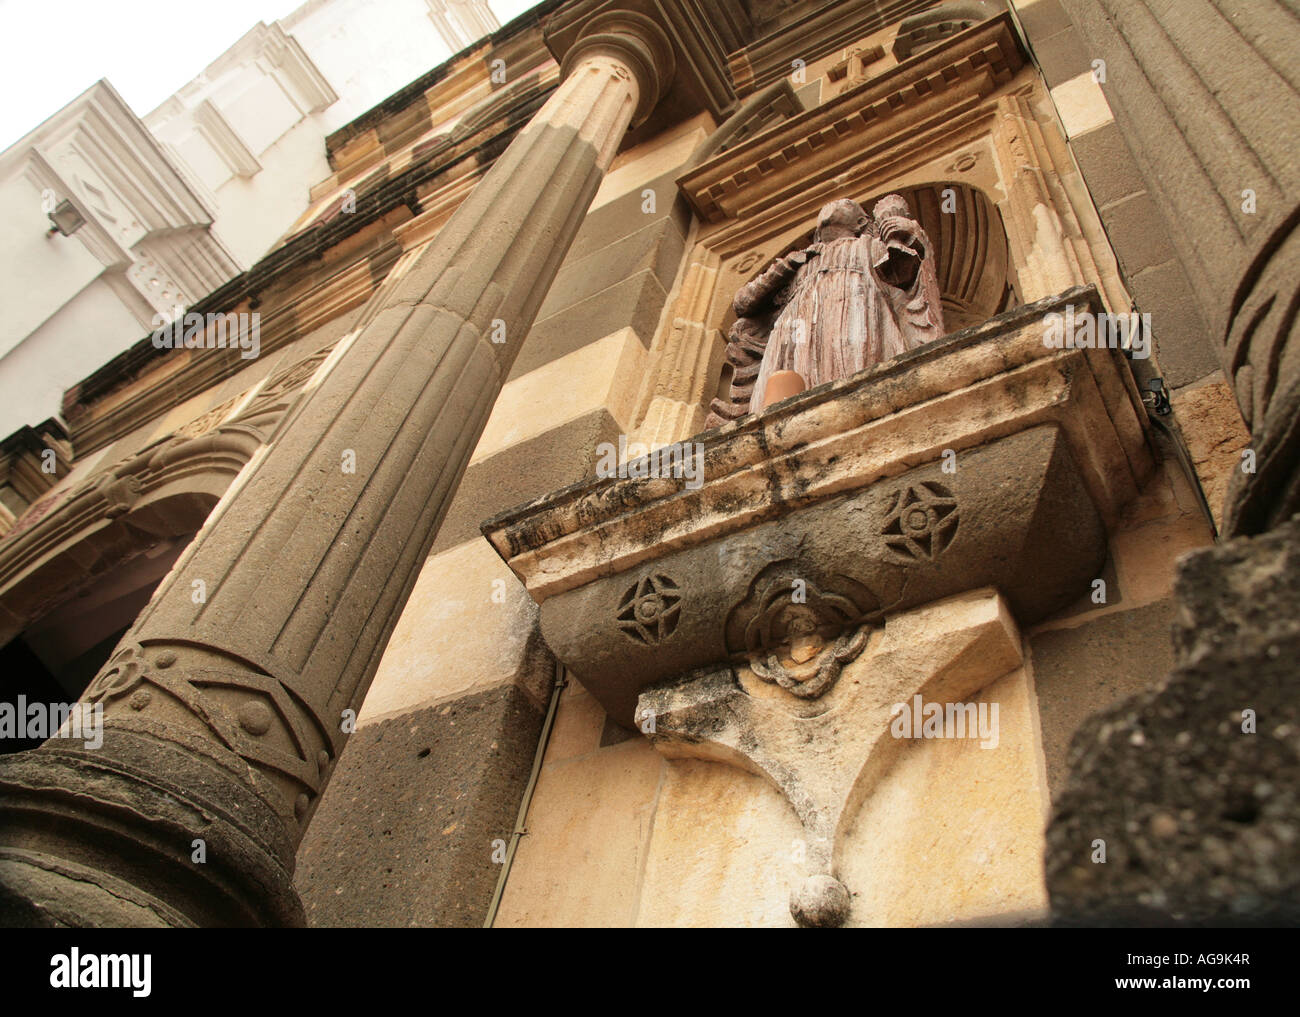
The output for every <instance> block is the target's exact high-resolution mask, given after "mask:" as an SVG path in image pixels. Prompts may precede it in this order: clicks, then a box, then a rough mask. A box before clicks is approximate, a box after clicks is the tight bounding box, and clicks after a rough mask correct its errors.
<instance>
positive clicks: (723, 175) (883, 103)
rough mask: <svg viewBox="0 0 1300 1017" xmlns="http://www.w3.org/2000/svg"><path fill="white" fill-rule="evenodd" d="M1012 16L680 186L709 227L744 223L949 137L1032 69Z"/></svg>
mask: <svg viewBox="0 0 1300 1017" xmlns="http://www.w3.org/2000/svg"><path fill="white" fill-rule="evenodd" d="M1025 61H1026V57H1025V54H1024V53H1023V52H1022V51H1021V49H1020V45H1019V43H1018V41H1017V40H1016V36H1015V31H1014V28H1013V27H1012V24H1011V21H1010V18H1009V16H1006V15H1003V16H1000V17H997V18H991V19H989V20H988V21H985V22H983V23H981V24H978V25H975V26H973V27H971V28H969V29H966V30H965V31H964V32H960V33H958V34H957V35H954V36H953V37H952V38H951V39H950V40H949V41H948V42H947V43H946V44H945V45H944V46H942V47H940V48H938V49H934V50H927V51H926V52H923V53H921V54H920V55H918V56H915V57H913V58H911V59H909V60H906V61H904V62H903V63H900V64H898V65H897V66H896V67H893V68H890V69H889V70H888V71H885V72H883V73H882V74H881V75H880V76H879V77H876V78H872V79H871V80H869V81H866V82H864V83H863V84H862V85H860V86H858V87H856V88H851V89H849V90H848V91H846V92H844V93H843V94H841V95H839V96H837V97H836V98H834V99H831V100H830V101H829V102H826V103H823V104H822V105H821V106H818V107H817V108H815V109H812V110H809V111H808V112H806V113H802V114H800V115H798V116H794V117H791V118H790V119H788V120H785V121H782V122H781V123H780V124H778V125H777V126H776V127H774V128H772V129H770V130H767V131H764V132H763V133H762V134H759V135H758V136H757V137H754V138H751V139H749V140H748V141H747V142H745V143H743V144H740V145H737V146H735V147H734V148H731V149H728V150H727V151H725V152H723V153H721V154H720V155H717V156H715V157H714V158H712V159H709V160H708V161H707V162H705V163H703V164H702V165H699V166H697V167H695V168H693V169H692V170H690V171H689V172H688V173H686V174H685V175H684V176H682V177H681V178H680V179H679V180H678V181H677V183H678V186H679V187H680V188H681V189H682V192H683V194H685V195H686V198H687V199H688V200H689V201H690V203H691V205H692V207H693V208H694V209H695V211H696V212H697V213H698V214H699V215H700V216H701V217H702V218H703V219H705V220H707V221H709V222H721V221H723V220H725V219H732V218H739V217H742V216H743V215H745V214H746V213H747V211H748V206H749V205H751V204H752V203H753V202H754V201H755V197H754V196H753V195H757V196H759V197H760V198H761V200H762V201H763V202H764V203H766V204H769V205H770V204H775V203H776V202H778V201H780V200H783V199H784V198H787V197H791V196H794V195H797V194H798V193H800V192H803V191H806V190H808V189H809V188H810V187H813V186H816V185H818V184H820V183H822V182H825V181H829V180H832V179H834V178H835V177H837V176H839V175H840V174H842V173H845V172H847V171H849V170H851V169H853V168H854V167H855V166H857V165H859V164H860V163H862V162H863V161H864V159H865V158H867V156H868V154H869V153H870V152H871V151H873V150H874V149H876V148H878V147H881V146H885V145H889V144H895V143H897V140H898V138H899V137H900V136H903V135H908V136H916V135H919V134H920V133H921V132H924V131H933V130H936V129H940V128H943V127H944V126H945V125H947V124H948V123H949V122H950V121H951V119H952V118H953V117H954V116H955V115H958V114H961V113H964V112H966V111H967V110H968V109H970V108H972V107H974V106H977V105H978V104H979V103H980V101H981V100H983V99H986V98H987V97H988V96H990V95H991V94H992V93H993V92H995V91H996V90H997V89H998V88H999V87H1000V86H1001V85H1003V84H1005V83H1006V82H1008V81H1010V80H1011V78H1012V77H1013V76H1014V75H1015V73H1016V72H1017V71H1018V70H1019V69H1020V68H1021V67H1023V66H1024V64H1025Z"/></svg>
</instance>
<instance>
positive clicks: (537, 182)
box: [0, 37, 662, 925]
mask: <svg viewBox="0 0 1300 1017" xmlns="http://www.w3.org/2000/svg"><path fill="white" fill-rule="evenodd" d="M635 42H636V41H635V40H634V41H633V44H634V46H635ZM643 52H645V47H644V45H642V46H641V49H640V50H637V51H636V52H634V53H633V54H632V58H630V59H626V58H625V51H624V50H623V49H622V48H620V46H619V44H618V40H613V41H612V42H611V41H610V40H609V38H608V37H605V38H603V40H602V41H600V42H599V43H597V44H595V45H588V46H586V47H585V49H584V50H583V51H582V52H581V54H580V55H578V58H577V59H576V60H573V61H572V63H571V65H570V66H569V67H568V73H567V76H566V78H565V80H564V81H563V83H562V84H561V85H560V87H559V89H558V90H557V91H556V93H555V95H553V96H552V97H551V99H550V100H549V101H548V102H547V103H546V105H545V106H544V107H543V108H542V109H541V110H539V111H538V113H537V115H536V116H535V117H534V119H533V121H532V122H530V123H529V124H528V126H527V127H525V128H524V130H523V131H521V132H520V134H519V136H518V137H517V138H516V139H515V141H514V142H513V143H512V144H511V145H510V147H509V148H508V149H507V150H506V151H505V152H504V153H503V154H502V155H501V157H500V158H499V159H498V161H497V163H496V164H495V165H494V166H493V168H492V169H491V170H490V171H489V172H488V174H487V175H486V176H485V177H484V179H483V181H482V182H481V183H480V184H479V186H478V187H477V188H476V189H475V190H474V191H473V192H472V193H471V194H470V196H469V197H468V198H467V199H466V200H465V202H464V204H463V205H462V206H461V208H460V209H459V210H458V211H457V212H456V214H455V215H454V216H453V217H452V219H451V220H450V221H449V222H448V223H447V225H446V226H445V227H444V228H443V229H442V231H441V232H440V233H439V235H438V237H437V239H436V240H435V241H434V242H433V243H432V244H431V245H430V246H429V248H428V249H427V250H426V251H425V252H424V254H423V255H422V256H421V257H420V258H419V259H418V260H417V262H416V263H415V265H414V266H412V268H411V269H410V271H409V273H408V274H407V275H406V277H405V278H404V279H403V280H402V281H401V282H400V284H399V285H398V287H397V288H396V290H395V292H394V295H393V298H392V300H391V301H390V303H389V305H388V306H387V307H385V308H384V309H383V310H382V311H381V312H380V313H379V314H378V315H377V316H376V317H375V318H374V320H373V321H372V323H371V324H370V325H369V326H368V327H367V328H366V329H365V330H364V331H363V332H362V333H361V334H360V335H359V336H357V338H356V339H355V341H354V342H353V344H352V345H351V347H349V348H348V349H347V350H346V352H345V353H344V355H343V356H342V357H341V358H340V360H339V362H338V363H337V364H336V365H335V366H334V368H333V369H332V370H331V371H330V373H328V374H327V375H326V376H325V378H324V379H323V380H322V381H321V382H320V384H319V385H318V386H317V387H316V388H315V389H314V390H313V391H312V392H311V394H310V395H308V396H307V397H306V398H305V399H304V401H303V402H302V403H301V404H300V405H299V407H298V408H297V409H296V410H295V411H294V412H293V413H292V415H291V417H290V418H289V419H288V420H286V422H285V423H284V424H283V425H282V427H281V429H280V431H279V433H278V435H277V436H276V437H275V438H274V439H273V441H272V442H271V444H270V446H269V447H268V449H267V450H266V452H265V455H264V456H262V457H261V458H260V460H257V459H255V461H254V464H251V465H250V467H249V469H248V470H247V471H246V472H245V474H243V475H241V477H240V478H239V480H237V481H236V484H235V487H234V488H232V491H231V492H230V493H229V494H228V495H227V497H226V499H224V500H223V503H222V504H221V505H220V506H218V508H217V510H216V511H215V512H214V513H213V515H212V516H211V517H210V518H209V520H208V521H207V523H206V524H205V526H204V528H203V530H202V531H200V533H199V534H198V536H197V537H196V538H195V540H194V542H193V543H192V545H191V546H190V547H189V549H188V550H187V551H186V553H185V554H184V555H183V557H182V558H181V560H180V561H179V562H178V563H177V565H176V567H175V568H174V569H173V571H172V572H171V573H170V574H169V575H168V576H167V578H166V579H164V580H163V582H162V584H161V585H160V587H159V588H158V590H157V592H156V593H155V595H154V597H153V599H152V600H151V601H150V603H149V605H148V607H147V608H146V609H145V610H144V612H143V613H142V614H141V616H140V617H139V618H138V619H137V621H136V624H135V625H134V627H133V628H132V630H131V631H130V632H129V633H128V634H127V636H126V637H125V638H124V639H123V641H122V643H121V644H120V645H119V646H118V648H117V650H116V651H115V653H114V655H113V657H112V658H111V659H110V661H109V663H108V664H107V665H106V666H105V667H104V669H102V670H101V672H100V673H99V674H98V675H97V677H96V678H95V680H94V681H93V682H92V683H91V685H90V687H89V688H88V689H87V691H86V694H85V698H86V699H87V700H89V701H91V702H97V703H102V704H103V706H104V743H103V746H102V748H100V749H98V750H94V751H92V750H83V749H81V748H80V743H78V742H72V743H68V742H65V741H63V740H54V741H51V742H49V743H47V744H46V745H45V746H43V747H42V748H41V749H39V750H37V751H35V752H29V753H22V754H19V755H17V756H13V757H10V758H9V759H7V760H5V761H3V762H0V828H3V829H4V831H5V832H4V834H3V835H0V914H2V915H3V917H5V918H8V919H9V920H11V921H17V922H19V923H21V924H172V925H176V924H189V923H195V924H214V923H220V924H278V923H289V924H294V923H298V922H301V920H302V916H301V906H300V905H299V903H298V901H297V898H296V895H295V894H294V893H293V889H292V885H291V883H290V874H291V873H292V868H293V851H294V848H295V846H296V844H297V841H298V839H299V838H300V837H301V834H302V832H303V830H304V828H305V826H306V823H307V821H308V819H309V818H310V816H311V813H312V811H313V808H314V805H315V803H316V801H317V800H318V799H319V797H320V795H321V793H322V792H323V790H324V787H325V785H326V782H327V781H328V779H329V774H330V772H331V769H332V767H333V766H334V763H335V761H336V760H337V758H338V755H339V752H340V751H341V750H342V748H343V744H344V741H345V739H346V734H345V731H344V728H345V726H346V725H345V724H344V711H347V710H352V711H356V710H359V709H360V706H361V702H362V700H363V698H364V696H365V693H366V690H367V688H368V686H369V684H370V680H371V678H372V677H373V675H374V673H375V670H376V667H377V666H378V663H379V659H380V656H381V654H382V653H383V650H384V646H385V644H386V643H387V641H388V637H389V635H390V634H391V632H392V629H393V626H394V625H395V624H396V622H397V619H398V616H399V614H400V613H401V611H402V607H403V605H404V604H405V603H406V600H407V598H408V596H409V595H410V592H411V589H412V587H413V586H414V583H415V580H416V577H417V576H418V574H419V571H420V568H421V567H422V566H423V564H424V562H425V559H426V558H427V556H428V551H429V548H430V546H431V544H432V542H433V539H434V537H435V535H436V533H437V529H438V526H439V524H440V522H441V521H442V518H443V516H444V515H445V514H446V512H447V508H448V506H449V503H450V501H451V499H452V496H453V495H454V494H455V491H456V487H457V485H458V484H459V482H460V478H461V476H462V474H463V473H464V471H465V468H466V466H467V465H468V462H469V458H470V455H471V453H472V452H473V450H474V447H475V445H476V444H477V442H478V439H479V436H480V435H481V433H482V431H483V428H484V426H485V424H486V422H487V419H488V416H489V414H490V413H491V410H492V406H493V403H494V402H495V400H496V397H497V395H498V393H499V392H500V389H501V386H502V384H503V383H504V380H505V378H506V376H507V374H508V372H509V369H510V365H511V363H512V362H513V360H514V358H515V355H516V354H517V352H518V350H519V346H520V344H521V343H522V341H523V339H524V337H525V336H526V335H527V333H528V330H529V328H530V326H531V324H532V322H533V319H534V317H535V315H536V313H537V310H538V308H539V307H540V305H541V303H542V301H543V299H544V298H545V296H546V292H547V290H548V288H549V287H550V284H551V282H552V281H553V279H554V277H555V275H556V272H557V271H558V269H559V266H560V263H561V261H562V260H563V258H564V255H565V253H566V252H567V250H568V248H569V245H570V244H571V242H572V241H573V238H574V236H575V234H576V233H577V231H578V228H579V226H580V225H581V223H582V220H583V218H584V216H585V214H586V211H587V209H588V207H589V206H590V203H591V200H592V198H593V197H594V195H595V193H596V190H597V188H598V186H599V184H600V181H601V179H602V176H603V174H604V171H605V169H606V168H607V167H608V165H609V163H610V161H611V160H612V158H613V156H614V154H615V152H616V151H617V149H618V145H619V142H620V140H621V138H622V137H623V135H624V134H625V132H626V130H627V128H628V126H629V123H630V122H631V121H632V118H633V115H634V113H636V112H638V108H639V107H641V108H642V109H643V108H644V106H645V103H646V95H647V92H655V93H657V92H659V91H661V89H662V83H661V82H659V81H655V80H650V81H645V80H644V79H645V78H646V77H647V76H648V75H647V74H646V65H645V62H644V61H640V62H639V61H638V60H637V59H636V56H637V54H638V53H643ZM638 72H639V73H638ZM650 77H653V76H652V75H650ZM651 98H652V99H653V98H654V96H653V95H652V96H651ZM495 340H503V341H495ZM69 745H74V746H77V748H75V749H74V748H70V747H69ZM200 840H201V841H203V852H202V853H203V855H204V858H203V859H202V860H195V859H196V858H197V855H196V854H195V851H196V848H195V847H194V845H195V843H196V842H197V841H200Z"/></svg>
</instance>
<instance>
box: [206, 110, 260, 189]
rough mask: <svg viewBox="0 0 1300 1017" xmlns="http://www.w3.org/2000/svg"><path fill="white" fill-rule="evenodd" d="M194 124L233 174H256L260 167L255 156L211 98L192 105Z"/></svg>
mask: <svg viewBox="0 0 1300 1017" xmlns="http://www.w3.org/2000/svg"><path fill="white" fill-rule="evenodd" d="M194 124H195V126H196V127H198V129H199V133H200V134H202V135H203V138H204V140H206V141H207V142H208V144H210V145H211V146H212V147H213V148H214V149H215V150H216V152H217V154H218V155H220V156H221V159H222V161H223V162H225V164H226V165H227V166H228V167H229V168H230V172H231V173H233V174H235V176H237V177H244V178H248V177H252V176H256V175H257V173H258V172H259V171H260V170H261V169H262V164H261V163H260V162H258V161H257V156H255V155H254V154H253V152H252V150H251V149H249V147H248V145H247V144H245V143H244V139H243V138H241V137H240V136H239V133H238V132H237V131H236V130H235V129H234V128H233V127H231V126H230V122H229V121H228V120H227V119H226V118H225V117H224V116H223V115H222V113H221V110H219V109H217V107H216V106H215V105H214V104H213V102H212V100H211V99H204V100H203V101H202V102H201V103H199V104H198V105H197V106H195V107H194Z"/></svg>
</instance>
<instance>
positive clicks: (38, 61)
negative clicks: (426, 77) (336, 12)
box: [0, 0, 537, 151]
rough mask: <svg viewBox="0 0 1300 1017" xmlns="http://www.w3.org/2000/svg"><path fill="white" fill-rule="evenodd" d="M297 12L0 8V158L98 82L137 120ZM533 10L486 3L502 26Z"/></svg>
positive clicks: (521, 3)
mask: <svg viewBox="0 0 1300 1017" xmlns="http://www.w3.org/2000/svg"><path fill="white" fill-rule="evenodd" d="M302 2H303V0H0V96H2V97H3V99H2V100H0V151H2V150H4V149H6V148H8V147H9V146H10V145H12V144H13V143H14V142H15V141H17V140H18V139H19V138H21V137H22V136H23V135H24V134H26V133H27V132H28V131H30V130H31V129H32V128H34V127H36V126H37V125H39V124H40V123H41V121H43V120H45V119H47V118H48V117H50V116H52V115H53V114H55V113H57V112H58V111H59V110H60V109H62V108H63V107H64V106H66V105H67V104H68V103H69V102H71V101H72V100H73V99H75V98H76V97H77V96H78V95H80V94H81V93H82V92H84V91H85V90H86V89H87V88H89V87H90V86H91V85H93V84H94V83H95V82H96V81H98V80H99V79H100V78H107V79H108V80H109V82H110V83H111V84H112V85H113V87H114V88H116V89H117V91H118V93H119V94H120V95H121V96H122V98H123V99H125V100H126V101H127V103H128V105H130V107H131V108H132V109H133V110H134V111H135V113H136V115H137V116H144V115H145V114H146V113H149V112H150V111H152V110H153V109H155V108H156V107H157V106H158V104H159V103H161V102H162V101H163V100H164V99H166V98H167V97H168V96H169V95H171V94H172V93H173V92H175V91H176V90H177V89H179V88H180V87H181V86H182V85H184V84H185V83H186V82H187V81H189V80H190V79H191V78H193V77H194V76H195V75H196V74H198V72H199V71H201V70H202V69H203V68H204V67H206V66H207V65H208V64H210V63H211V62H212V61H213V60H215V59H216V58H217V57H219V56H220V55H221V54H222V53H224V52H225V51H226V50H227V49H229V48H230V46H232V45H233V44H234V43H235V41H236V40H238V39H239V38H240V36H242V35H243V34H244V33H245V32H247V31H248V30H249V29H250V28H252V27H253V26H254V25H255V24H257V23H258V22H259V21H265V22H266V23H267V24H270V23H271V22H272V21H275V20H276V19H277V18H282V17H284V16H285V15H286V14H289V13H291V12H292V11H294V10H296V9H297V8H298V7H299V6H301V4H302ZM536 3H537V0H489V6H490V7H491V8H492V11H493V13H494V14H496V16H497V20H498V21H500V22H501V24H503V25H504V24H506V23H507V22H509V21H511V20H513V19H514V18H515V17H517V16H518V15H519V14H521V13H522V12H524V11H526V10H528V9H529V8H530V7H533V6H534V5H535V4H536ZM439 59H440V58H437V57H435V58H434V59H433V60H431V61H430V67H432V66H433V65H434V64H435V63H437V62H438V61H439Z"/></svg>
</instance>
